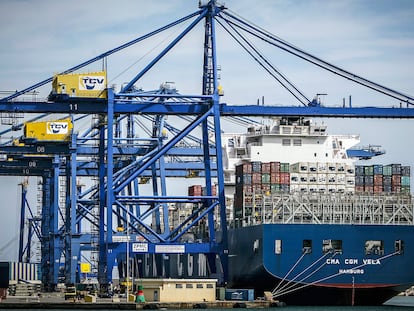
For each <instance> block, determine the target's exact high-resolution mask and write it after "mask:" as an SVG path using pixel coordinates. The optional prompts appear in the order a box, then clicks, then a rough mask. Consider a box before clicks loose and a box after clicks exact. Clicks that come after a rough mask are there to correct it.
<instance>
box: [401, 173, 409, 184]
mask: <svg viewBox="0 0 414 311" xmlns="http://www.w3.org/2000/svg"><path fill="white" fill-rule="evenodd" d="M409 185H410V176H404V175H402V176H401V186H409Z"/></svg>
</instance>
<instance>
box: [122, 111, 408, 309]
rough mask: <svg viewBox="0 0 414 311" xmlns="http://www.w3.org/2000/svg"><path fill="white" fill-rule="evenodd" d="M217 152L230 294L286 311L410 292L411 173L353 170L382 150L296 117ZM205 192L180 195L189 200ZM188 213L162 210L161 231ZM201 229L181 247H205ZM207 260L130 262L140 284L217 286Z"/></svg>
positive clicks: (391, 168) (373, 301)
mask: <svg viewBox="0 0 414 311" xmlns="http://www.w3.org/2000/svg"><path fill="white" fill-rule="evenodd" d="M222 143H223V146H222V150H223V166H224V167H223V169H224V173H225V176H224V177H225V186H226V188H225V192H226V206H227V217H228V219H229V221H228V223H229V230H228V247H229V253H228V256H229V269H228V270H229V277H228V283H227V287H228V288H229V289H242V290H254V296H255V297H264V295H265V293H266V295H267V293H269V292H270V293H271V294H272V297H273V298H274V299H277V300H280V301H283V302H286V303H287V304H290V305H300V304H303V305H352V304H354V305H378V304H381V303H383V302H385V301H386V300H388V299H389V298H391V297H393V296H394V295H396V294H398V293H399V292H401V291H403V290H405V289H407V288H409V287H410V286H411V285H413V284H414V271H413V269H411V267H412V258H414V253H413V252H414V227H413V204H412V200H411V194H410V167H408V166H403V165H401V164H390V165H364V166H362V165H355V163H356V161H357V160H358V157H355V156H357V155H358V154H359V156H360V157H361V158H369V157H371V156H374V155H377V154H381V153H382V151H381V150H379V149H376V148H374V149H371V150H365V149H364V150H362V149H360V148H357V147H356V146H357V145H358V144H359V143H360V138H359V136H358V135H328V133H327V126H326V125H325V124H316V123H313V122H311V121H310V120H305V119H301V118H289V119H287V118H276V119H273V120H270V121H269V124H260V125H254V126H251V127H249V128H248V129H247V132H245V133H237V134H230V133H225V134H222ZM368 149H369V148H368ZM351 155H352V156H351ZM215 190H216V189H215V188H213V191H212V193H213V195H215V194H216V192H215ZM204 191H205V189H203V187H202V185H193V186H190V187H189V188H188V194H189V196H201V195H203V193H204ZM183 204H184V203H183ZM192 209H193V206H192V204H189V206H188V207H187V208H186V207H185V206H170V215H169V217H170V218H171V219H170V224H172V226H177V225H179V224H180V220H181V219H185V218H186V217H188V216H189V215H191V213H192ZM186 213H187V214H186ZM217 219H218V217H217ZM205 226H206V225H205ZM205 226H204V227H203V224H200V225H199V226H198V227H196V228H195V231H194V232H192V233H187V234H186V235H184V236H183V237H182V239H181V240H180V242H187V243H197V242H198V241H204V239H205V240H206V241H207V240H208V233H207V232H208V230H207V229H208V228H206V227H205ZM210 260H212V258H211V256H210V258H209V257H208V254H139V253H136V254H135V261H134V262H135V263H136V267H135V268H134V270H136V272H135V275H139V277H143V278H159V277H164V278H166V277H171V278H217V279H218V281H219V283H220V284H222V283H223V281H224V280H223V278H222V277H223V276H222V275H221V274H220V271H212V270H211V268H210V265H209V261H210ZM213 260H214V259H213ZM121 261H124V260H122V259H119V260H118V263H120V262H121ZM123 270H125V265H121V264H119V274H120V275H124V274H125V271H123Z"/></svg>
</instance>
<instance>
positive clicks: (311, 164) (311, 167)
mask: <svg viewBox="0 0 414 311" xmlns="http://www.w3.org/2000/svg"><path fill="white" fill-rule="evenodd" d="M308 171H309V173H316V172H317V171H318V164H317V163H316V162H309V163H308Z"/></svg>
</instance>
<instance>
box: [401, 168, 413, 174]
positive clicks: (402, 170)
mask: <svg viewBox="0 0 414 311" xmlns="http://www.w3.org/2000/svg"><path fill="white" fill-rule="evenodd" d="M401 175H402V176H411V172H410V167H409V166H401Z"/></svg>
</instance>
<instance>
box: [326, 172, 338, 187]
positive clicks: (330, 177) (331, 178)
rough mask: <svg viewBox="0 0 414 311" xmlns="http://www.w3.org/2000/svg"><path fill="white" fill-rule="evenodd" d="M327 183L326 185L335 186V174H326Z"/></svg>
mask: <svg viewBox="0 0 414 311" xmlns="http://www.w3.org/2000/svg"><path fill="white" fill-rule="evenodd" d="M327 182H328V185H334V184H336V174H328V175H327Z"/></svg>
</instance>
